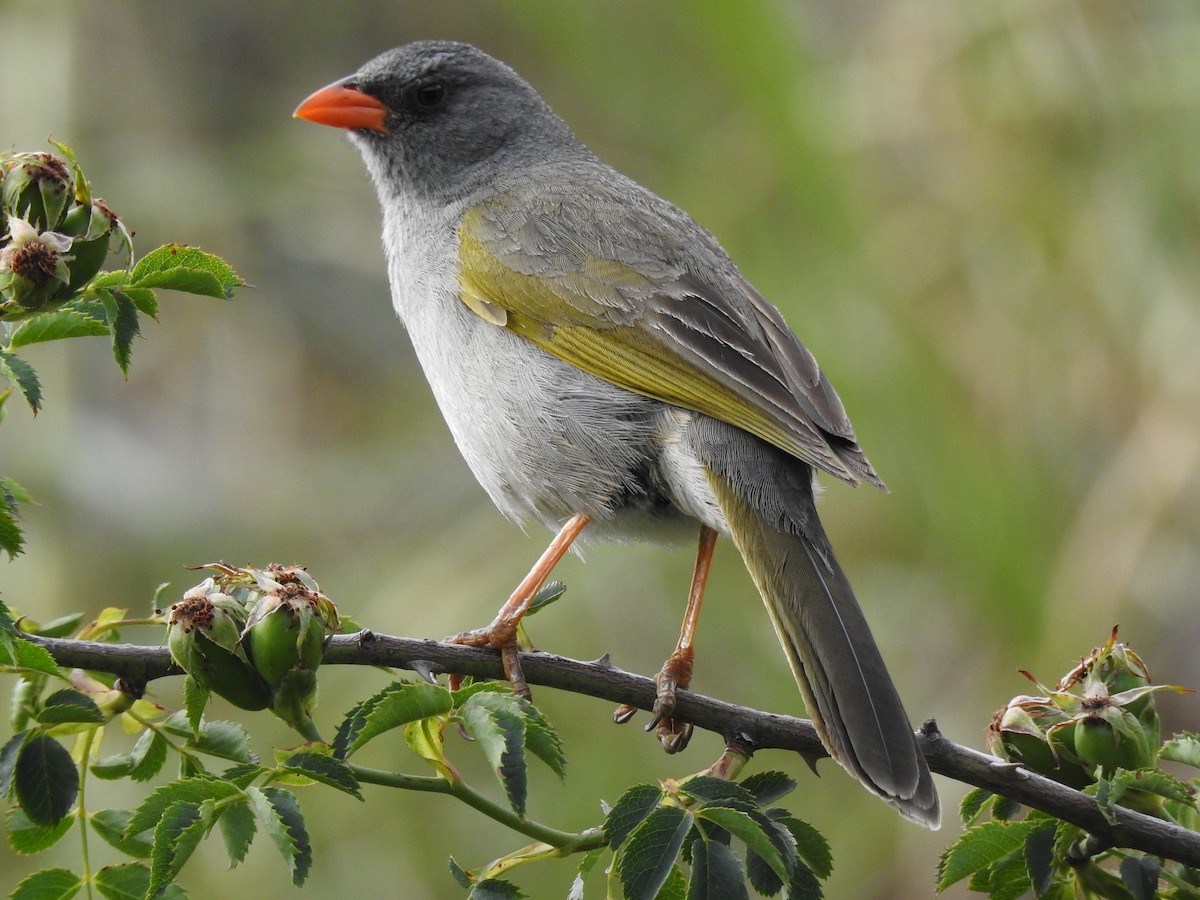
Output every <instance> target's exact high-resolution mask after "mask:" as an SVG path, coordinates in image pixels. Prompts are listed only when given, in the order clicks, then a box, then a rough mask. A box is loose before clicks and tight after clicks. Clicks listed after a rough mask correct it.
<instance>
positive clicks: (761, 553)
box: [708, 439, 941, 828]
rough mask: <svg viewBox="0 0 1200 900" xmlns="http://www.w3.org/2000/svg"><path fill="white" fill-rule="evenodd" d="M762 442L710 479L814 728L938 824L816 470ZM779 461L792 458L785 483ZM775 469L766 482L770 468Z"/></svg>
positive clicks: (885, 790) (892, 796) (877, 788)
mask: <svg viewBox="0 0 1200 900" xmlns="http://www.w3.org/2000/svg"><path fill="white" fill-rule="evenodd" d="M751 440H753V439H751ZM756 443H757V442H756ZM759 448H761V449H759ZM759 448H756V450H758V451H759V452H756V453H754V454H753V457H754V458H752V459H748V460H746V461H745V464H744V465H743V464H741V461H740V460H739V459H738V458H737V457H738V456H740V454H734V455H733V458H730V456H728V455H726V454H722V456H723V457H724V458H723V459H722V460H721V464H720V465H719V466H718V467H716V468H714V467H712V466H710V467H709V470H708V476H709V481H710V484H711V486H712V489H713V493H714V495H715V496H716V499H717V502H718V504H719V505H720V508H721V511H722V513H723V515H724V517H725V520H726V522H727V523H728V525H729V529H730V532H731V534H732V537H733V540H734V543H735V544H736V545H737V548H738V550H739V551H740V552H741V554H742V558H743V559H744V560H745V562H746V567H747V568H748V569H749V571H750V575H751V577H752V578H753V579H754V583H755V584H756V585H757V587H758V590H759V592H760V593H761V594H762V597H763V601H764V602H765V603H766V606H767V611H768V612H769V613H770V615H771V621H772V623H773V624H774V625H775V633H776V634H777V635H778V636H779V641H780V643H781V644H782V645H783V648H784V650H785V651H786V652H787V657H788V662H789V663H790V664H791V667H792V673H793V674H794V675H795V676H796V682H797V684H799V686H800V691H801V693H802V694H803V695H804V702H805V704H806V705H807V707H808V712H809V715H811V717H812V719H813V724H814V725H815V726H816V728H817V733H818V734H819V735H820V736H821V741H822V742H823V743H824V744H825V747H826V749H827V750H828V751H829V753H830V755H831V756H832V757H833V758H834V759H835V760H837V761H838V763H840V764H841V765H842V766H843V767H844V768H845V769H846V770H847V771H848V772H850V773H851V774H852V775H854V776H855V777H856V778H857V779H858V780H859V781H861V782H862V783H863V784H864V785H865V786H866V787H867V788H868V789H869V790H871V791H873V792H874V793H876V794H878V795H879V796H880V797H882V798H883V799H884V800H886V801H887V802H888V803H890V804H891V805H892V806H894V807H895V808H896V809H897V810H899V811H900V813H901V814H903V815H904V816H905V817H906V818H909V819H912V820H913V821H915V822H918V823H920V824H922V825H925V826H926V827H928V828H937V827H938V826H939V825H940V823H941V810H940V807H939V803H938V796H937V790H936V788H935V787H934V784H933V778H932V776H931V775H930V773H929V768H928V766H927V765H926V763H925V757H924V756H923V754H922V753H921V750H920V748H919V747H918V746H917V743H916V737H915V736H914V734H913V731H912V728H911V726H910V725H909V721H908V716H907V715H906V714H905V712H904V707H903V705H902V704H901V702H900V697H899V695H898V693H897V692H896V688H895V686H894V685H893V684H892V679H891V676H890V675H889V674H888V671H887V667H886V666H885V665H884V662H883V657H882V656H881V655H880V653H879V648H878V647H877V646H876V645H875V639H874V637H872V635H871V630H870V628H868V627H867V621H866V619H865V618H864V616H863V613H862V609H861V608H860V607H859V605H858V601H857V600H856V599H855V597H854V591H853V590H852V589H851V587H850V582H849V581H848V580H847V579H846V576H845V574H844V573H843V572H842V569H841V566H839V565H838V563H837V560H836V559H834V557H833V551H832V549H831V548H830V546H829V541H828V540H827V539H826V537H825V532H824V529H823V528H822V527H821V523H820V521H819V520H818V519H817V512H816V506H815V503H814V500H813V492H812V476H811V470H809V468H808V467H807V466H805V465H804V464H803V463H800V462H799V461H797V460H794V459H790V458H786V457H783V455H782V454H779V455H778V456H776V454H775V453H773V452H772V451H773V448H769V449H768V448H766V447H765V446H762V445H761V444H760V445H759ZM762 451H765V455H766V456H767V457H769V458H770V459H769V461H768V460H764V459H763V455H762ZM781 457H783V458H781ZM764 462H769V463H770V464H768V465H767V466H766V467H764V465H763V463H764ZM780 466H783V467H786V470H785V471H784V472H783V473H782V474H783V476H784V477H782V482H783V483H782V484H781V479H780V477H778V476H780V474H781V473H780V471H779V467H780ZM764 468H765V469H766V471H764ZM772 469H774V470H775V471H774V472H773V473H772V472H771V471H770V470H772ZM772 474H773V475H775V476H776V477H769V478H768V479H767V481H768V482H769V484H766V485H764V484H763V476H764V475H772ZM764 487H765V488H767V489H765V490H764V489H763V488H764Z"/></svg>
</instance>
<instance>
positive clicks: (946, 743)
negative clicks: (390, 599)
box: [30, 630, 1200, 868]
mask: <svg viewBox="0 0 1200 900" xmlns="http://www.w3.org/2000/svg"><path fill="white" fill-rule="evenodd" d="M30 640H32V641H33V642H34V643H37V644H40V645H41V646H43V647H45V648H46V649H47V650H49V651H50V653H51V654H52V655H53V656H54V658H55V660H56V661H57V662H58V663H59V664H60V665H63V666H71V667H77V668H84V669H94V670H99V671H103V672H109V673H111V674H114V675H117V676H118V677H120V678H121V679H122V681H123V682H124V683H125V684H126V685H127V686H128V687H129V688H130V689H132V690H134V691H137V690H138V689H139V688H141V687H144V686H145V684H146V683H147V682H149V681H153V680H154V679H156V678H162V677H164V676H168V675H180V674H182V672H181V671H180V670H179V669H178V668H177V667H176V666H175V665H174V664H173V663H172V662H171V658H170V655H169V653H168V652H167V649H166V648H165V647H145V646H139V645H134V644H109V643H95V642H90V641H72V640H65V639H55V638H37V637H31V638H30ZM324 661H325V663H327V664H335V665H337V664H341V665H372V666H374V665H384V666H393V667H396V668H403V669H413V670H415V671H417V672H420V673H422V674H431V673H436V672H458V673H460V674H463V675H473V676H476V677H480V678H501V677H503V673H502V671H501V666H500V657H499V655H498V654H496V653H495V652H494V651H492V650H487V649H482V648H477V647H464V646H460V645H457V644H445V643H440V642H438V641H430V640H419V639H414V638H403V637H391V636H387V635H378V634H375V633H373V632H370V631H365V630H364V631H361V632H359V633H358V634H353V635H335V636H334V637H333V638H331V639H330V642H329V645H328V646H327V647H326V650H325V660H324ZM521 664H522V666H523V668H524V670H525V677H526V679H527V680H528V681H529V683H530V684H537V685H543V686H545V687H552V688H558V689H559V690H564V691H570V692H572V693H577V694H587V695H589V696H592V697H599V698H601V699H603V700H608V701H611V702H613V703H628V704H631V705H633V706H637V707H640V708H641V709H646V710H648V709H650V708H651V706H652V705H653V704H654V696H655V686H654V681H653V679H650V678H646V677H644V676H642V675H635V674H633V673H631V672H625V671H623V670H621V669H618V668H617V667H616V666H614V665H613V664H612V663H611V662H609V661H608V659H607V657H602V658H601V659H598V660H594V661H592V662H583V661H580V660H576V659H568V658H566V657H563V656H554V655H552V654H549V653H540V652H537V653H525V654H522V656H521ZM675 715H676V717H678V718H680V719H683V720H685V721H688V722H691V723H693V724H694V725H695V726H696V727H697V728H703V729H705V730H706V731H712V732H715V733H717V734H720V735H721V736H722V737H724V738H725V739H726V740H729V739H731V738H738V739H740V740H742V741H747V742H749V743H750V744H751V745H752V746H753V747H754V748H755V749H772V748H775V749H783V750H794V751H796V752H797V753H800V754H801V755H802V756H804V757H805V758H806V759H810V760H813V759H817V758H820V757H822V756H826V755H827V754H826V753H825V750H824V749H823V748H822V746H821V742H820V740H819V739H818V737H817V733H816V731H815V730H814V728H813V726H812V723H811V722H809V721H807V720H805V719H797V718H793V717H792V716H784V715H777V714H775V713H769V712H762V711H760V710H756V709H750V708H748V707H744V706H736V705H734V704H732V703H726V702H725V701H723V700H717V699H715V698H713V697H707V696H705V695H703V694H696V693H693V692H691V691H680V692H679V694H678V705H677V706H676V711H675ZM921 737H922V740H921V748H922V750H923V751H924V753H925V758H926V759H927V760H928V761H929V767H930V768H931V769H932V770H933V771H934V772H937V773H939V774H941V775H945V776H946V777H948V778H952V779H954V780H955V781H960V782H963V783H964V784H970V785H974V786H975V787H980V788H984V789H986V790H989V791H992V792H993V793H996V794H1000V795H1003V796H1005V797H1008V798H1010V799H1012V800H1015V801H1017V802H1018V803H1022V804H1024V805H1026V806H1030V807H1033V808H1036V809H1040V810H1043V811H1044V812H1047V813H1049V814H1050V815H1052V816H1055V817H1056V818H1059V819H1063V820H1065V821H1067V822H1070V823H1072V824H1074V825H1077V826H1079V827H1080V828H1082V829H1084V830H1085V831H1087V832H1088V833H1089V834H1091V835H1093V836H1095V837H1096V838H1097V839H1099V840H1100V841H1102V842H1104V843H1105V844H1107V845H1110V846H1113V847H1126V848H1130V849H1135V850H1141V851H1142V852H1144V853H1150V854H1153V855H1154V856H1161V857H1164V858H1166V859H1173V860H1176V861H1178V862H1181V863H1184V864H1185V865H1188V866H1193V867H1197V868H1200V833H1197V832H1194V831H1189V830H1188V829H1185V828H1180V827H1179V826H1177V825H1173V824H1171V823H1169V822H1165V821H1163V820H1161V819H1156V818H1154V817H1152V816H1147V815H1144V814H1142V813H1138V812H1134V811H1132V810H1128V809H1124V808H1121V807H1118V808H1117V809H1116V810H1115V813H1116V822H1115V823H1110V822H1109V821H1108V820H1106V819H1105V818H1104V816H1103V815H1102V814H1101V812H1100V809H1099V807H1098V806H1097V805H1096V801H1095V800H1094V799H1093V798H1091V797H1089V796H1087V795H1086V794H1083V793H1081V792H1079V791H1076V790H1073V789H1071V788H1069V787H1066V786H1065V785H1062V784H1059V783H1058V782H1056V781H1052V780H1051V779H1049V778H1045V777H1043V776H1041V775H1038V774H1036V773H1034V772H1031V771H1029V770H1028V769H1026V768H1024V767H1023V766H1019V765H1016V764H1013V763H1009V762H1005V761H1004V760H1001V759H998V758H996V757H994V756H988V755H987V754H985V753H980V752H979V751H977V750H972V749H970V748H969V747H963V746H961V745H959V744H956V743H954V742H953V741H951V740H949V739H948V738H945V737H943V736H942V735H941V734H940V733H939V732H938V730H937V726H936V724H934V723H933V721H932V720H930V721H929V722H926V724H925V726H924V727H923V728H922V730H921Z"/></svg>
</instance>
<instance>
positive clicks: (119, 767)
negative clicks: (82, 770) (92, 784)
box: [88, 753, 133, 781]
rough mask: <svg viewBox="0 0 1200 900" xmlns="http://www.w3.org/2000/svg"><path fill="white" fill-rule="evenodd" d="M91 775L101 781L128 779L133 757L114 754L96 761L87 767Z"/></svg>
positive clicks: (126, 754) (128, 754) (125, 754)
mask: <svg viewBox="0 0 1200 900" xmlns="http://www.w3.org/2000/svg"><path fill="white" fill-rule="evenodd" d="M88 768H89V769H90V770H91V773H92V774H93V775H95V776H96V777H97V778H99V779H101V780H102V781H116V780H118V779H120V778H128V777H129V776H130V774H132V773H133V755H132V754H130V753H114V754H113V755H112V756H105V757H104V758H103V759H98V760H96V761H95V762H94V763H92V764H91V766H89V767H88Z"/></svg>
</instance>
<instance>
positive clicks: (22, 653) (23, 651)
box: [0, 548, 59, 676]
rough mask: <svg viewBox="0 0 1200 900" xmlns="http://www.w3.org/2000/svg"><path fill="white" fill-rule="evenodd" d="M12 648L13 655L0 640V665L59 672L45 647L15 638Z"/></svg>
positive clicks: (50, 672)
mask: <svg viewBox="0 0 1200 900" xmlns="http://www.w3.org/2000/svg"><path fill="white" fill-rule="evenodd" d="M0 549H2V548H0ZM12 650H13V651H14V652H15V656H14V655H13V653H9V652H8V649H7V648H6V647H5V645H4V644H3V643H2V642H0V665H14V666H17V667H19V668H22V669H28V670H30V671H31V672H41V673H42V674H43V675H54V676H57V675H58V674H59V667H58V663H56V662H55V661H54V657H53V656H51V655H50V651H49V650H47V649H46V648H45V647H41V646H39V645H37V644H35V643H33V642H31V641H27V640H25V639H24V638H16V639H15V640H14V641H13V642H12Z"/></svg>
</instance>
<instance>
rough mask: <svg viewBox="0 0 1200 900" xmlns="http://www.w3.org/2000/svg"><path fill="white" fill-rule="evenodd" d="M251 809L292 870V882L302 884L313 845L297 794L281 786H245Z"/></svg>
mask: <svg viewBox="0 0 1200 900" xmlns="http://www.w3.org/2000/svg"><path fill="white" fill-rule="evenodd" d="M246 795H247V796H248V797H249V798H250V802H251V803H252V804H253V805H254V813H255V815H256V816H257V817H258V820H259V821H260V822H262V824H263V827H264V828H265V829H266V831H267V834H269V835H270V836H271V840H272V841H274V842H275V846H276V847H277V848H278V849H279V853H280V855H281V856H282V857H283V861H284V863H285V864H286V865H287V867H288V870H289V871H290V872H291V873H292V884H295V885H297V886H299V885H302V884H304V879H305V878H307V877H308V870H309V868H311V866H312V846H311V845H310V844H309V840H308V831H307V830H306V829H305V827H304V816H303V815H301V813H300V804H299V803H297V802H296V798H295V797H294V796H293V795H292V794H290V793H288V792H287V791H285V790H283V789H282V788H273V787H268V788H256V787H249V788H246Z"/></svg>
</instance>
